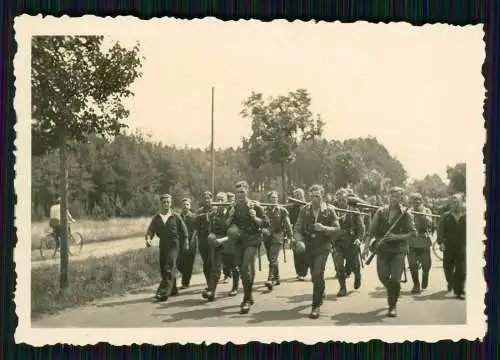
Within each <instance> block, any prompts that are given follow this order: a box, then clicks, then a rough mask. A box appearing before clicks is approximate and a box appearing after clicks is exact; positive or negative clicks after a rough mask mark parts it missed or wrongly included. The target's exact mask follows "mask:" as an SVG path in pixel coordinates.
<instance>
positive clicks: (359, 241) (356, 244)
mask: <svg viewBox="0 0 500 360" xmlns="http://www.w3.org/2000/svg"><path fill="white" fill-rule="evenodd" d="M354 246H357V247H360V246H361V240H359V239H356V240H354Z"/></svg>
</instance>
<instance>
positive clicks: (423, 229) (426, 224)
mask: <svg viewBox="0 0 500 360" xmlns="http://www.w3.org/2000/svg"><path fill="white" fill-rule="evenodd" d="M414 210H415V211H418V212H421V213H426V214H429V215H430V214H432V213H431V210H430V209H429V208H426V207H425V206H421V207H420V208H418V209H414ZM413 220H414V222H415V229H416V230H417V233H416V235H415V236H412V238H411V239H410V247H413V248H425V247H430V246H431V245H432V240H431V232H432V230H433V226H432V218H430V217H428V216H424V215H419V214H413Z"/></svg>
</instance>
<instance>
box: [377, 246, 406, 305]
mask: <svg viewBox="0 0 500 360" xmlns="http://www.w3.org/2000/svg"><path fill="white" fill-rule="evenodd" d="M404 259H405V253H401V252H381V253H379V254H377V274H378V278H379V280H380V282H381V283H382V284H383V285H384V287H385V288H386V289H387V303H388V305H389V307H390V308H393V307H395V306H396V304H397V302H398V299H399V294H400V291H401V276H402V275H403V270H404V266H405V264H404Z"/></svg>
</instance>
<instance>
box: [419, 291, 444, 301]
mask: <svg viewBox="0 0 500 360" xmlns="http://www.w3.org/2000/svg"><path fill="white" fill-rule="evenodd" d="M446 294H448V292H447V291H446V290H441V291H438V292H435V293H432V294H427V295H417V296H414V297H413V299H414V300H418V301H426V300H450V299H453V298H451V297H448V296H446Z"/></svg>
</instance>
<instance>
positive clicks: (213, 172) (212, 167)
mask: <svg viewBox="0 0 500 360" xmlns="http://www.w3.org/2000/svg"><path fill="white" fill-rule="evenodd" d="M214 96H215V88H214V87H213V86H212V141H211V143H210V152H211V157H212V160H211V164H210V176H211V179H212V194H214V195H215V150H214Z"/></svg>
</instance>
